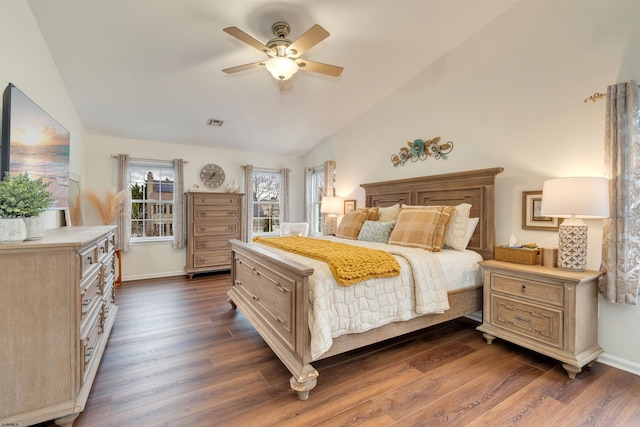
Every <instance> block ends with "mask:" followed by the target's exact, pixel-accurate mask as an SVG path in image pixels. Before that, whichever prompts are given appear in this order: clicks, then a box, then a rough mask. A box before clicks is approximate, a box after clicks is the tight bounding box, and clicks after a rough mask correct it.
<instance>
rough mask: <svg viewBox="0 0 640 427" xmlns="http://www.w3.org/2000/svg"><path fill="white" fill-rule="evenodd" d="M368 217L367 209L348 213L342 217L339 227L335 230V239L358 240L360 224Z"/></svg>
mask: <svg viewBox="0 0 640 427" xmlns="http://www.w3.org/2000/svg"><path fill="white" fill-rule="evenodd" d="M368 217H369V210H368V209H366V208H365V209H356V210H353V211H350V212H348V213H347V214H345V216H344V217H342V221H340V225H338V229H337V230H336V237H344V238H345V239H352V240H358V235H360V229H361V228H362V224H364V222H365V221H366V220H367V218H368Z"/></svg>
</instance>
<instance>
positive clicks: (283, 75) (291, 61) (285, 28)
mask: <svg viewBox="0 0 640 427" xmlns="http://www.w3.org/2000/svg"><path fill="white" fill-rule="evenodd" d="M271 30H272V31H273V34H274V35H275V37H274V38H272V39H271V40H269V41H268V42H267V43H266V44H263V43H262V42H260V41H258V40H256V39H254V38H253V37H251V36H250V35H249V34H247V33H245V32H244V31H242V30H240V29H239V28H237V27H228V28H225V29H223V31H224V32H225V33H227V34H229V35H231V36H233V37H235V38H237V39H238V40H240V41H242V42H244V43H246V44H248V45H249V46H251V47H252V48H254V49H257V50H259V51H260V52H262V53H264V54H266V55H267V56H268V57H269V58H268V59H267V60H263V61H258V62H253V63H251V64H245V65H238V66H236V67H231V68H225V69H224V70H222V71H224V72H225V73H227V74H233V73H237V72H240V71H245V70H249V69H252V68H257V67H261V66H264V67H266V68H267V70H269V72H270V73H271V75H273V77H275V78H276V80H278V81H279V82H280V89H281V90H283V89H287V88H288V87H287V85H286V84H285V83H284V81H285V80H289V79H290V78H291V76H293V75H294V74H295V73H296V72H297V71H298V70H307V71H313V72H315V73H321V74H326V75H329V76H334V77H338V76H339V75H340V74H341V73H342V70H343V68H342V67H337V66H335V65H329V64H323V63H321V62H315V61H309V60H308V59H302V58H300V55H302V54H303V53H304V52H306V51H307V50H309V49H311V48H312V47H313V46H315V45H317V44H318V43H320V42H321V41H322V40H324V39H326V38H327V37H329V32H328V31H327V30H325V29H324V28H322V27H321V26H320V25H318V24H316V25H314V26H313V27H311V28H309V29H308V30H307V32H306V33H304V34H303V35H302V36H300V37H299V38H298V39H297V40H296V41H293V42H292V41H291V40H289V39H288V38H287V36H288V35H289V31H290V30H291V27H289V24H287V23H286V22H282V21H279V22H276V23H275V24H273V25H272V26H271Z"/></svg>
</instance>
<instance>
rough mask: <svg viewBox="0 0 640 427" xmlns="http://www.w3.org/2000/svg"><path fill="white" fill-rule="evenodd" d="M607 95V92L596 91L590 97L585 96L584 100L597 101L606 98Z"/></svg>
mask: <svg viewBox="0 0 640 427" xmlns="http://www.w3.org/2000/svg"><path fill="white" fill-rule="evenodd" d="M606 96H607V94H606V93H600V92H595V93H594V94H593V95H591V96H590V97H588V98H585V100H584V102H596V101H597V100H599V99H602V98H605V97H606Z"/></svg>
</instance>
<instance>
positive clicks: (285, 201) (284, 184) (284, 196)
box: [280, 168, 291, 224]
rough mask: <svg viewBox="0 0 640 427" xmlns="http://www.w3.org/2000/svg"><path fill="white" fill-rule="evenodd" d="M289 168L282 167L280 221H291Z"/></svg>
mask: <svg viewBox="0 0 640 427" xmlns="http://www.w3.org/2000/svg"><path fill="white" fill-rule="evenodd" d="M290 172H291V171H290V170H289V169H286V168H284V169H280V223H281V224H282V223H283V222H289V174H290Z"/></svg>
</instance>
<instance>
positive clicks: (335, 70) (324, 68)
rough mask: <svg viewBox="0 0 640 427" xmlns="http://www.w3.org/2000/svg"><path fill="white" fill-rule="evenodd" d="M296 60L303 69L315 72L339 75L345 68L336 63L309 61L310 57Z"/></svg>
mask: <svg viewBox="0 0 640 427" xmlns="http://www.w3.org/2000/svg"><path fill="white" fill-rule="evenodd" d="M296 62H297V63H298V67H300V69H301V70H306V71H313V72H314V73H321V74H326V75H328V76H333V77H338V76H339V75H340V74H342V70H344V68H342V67H338V66H336V65H329V64H323V63H322V62H315V61H309V60H308V59H299V60H298V61H296Z"/></svg>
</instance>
